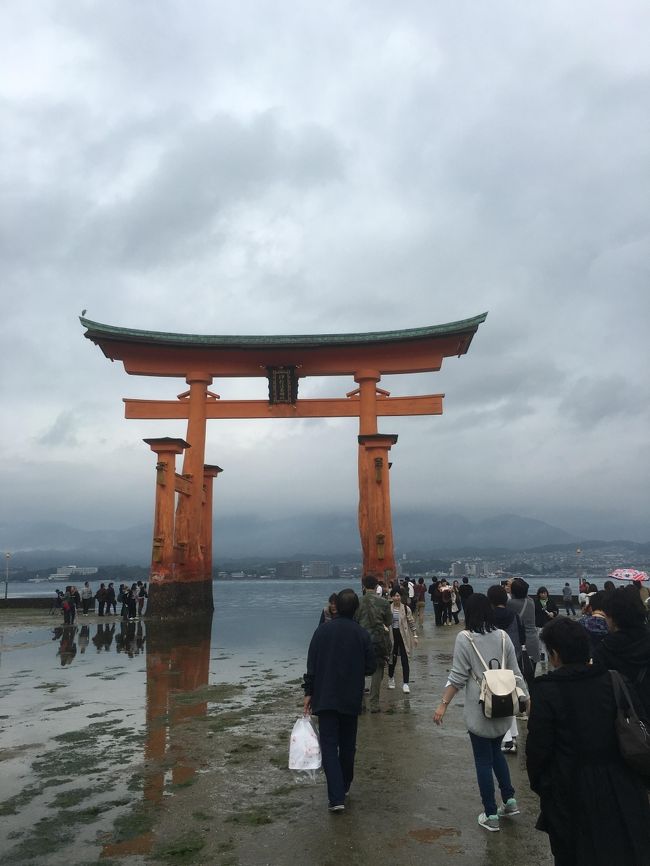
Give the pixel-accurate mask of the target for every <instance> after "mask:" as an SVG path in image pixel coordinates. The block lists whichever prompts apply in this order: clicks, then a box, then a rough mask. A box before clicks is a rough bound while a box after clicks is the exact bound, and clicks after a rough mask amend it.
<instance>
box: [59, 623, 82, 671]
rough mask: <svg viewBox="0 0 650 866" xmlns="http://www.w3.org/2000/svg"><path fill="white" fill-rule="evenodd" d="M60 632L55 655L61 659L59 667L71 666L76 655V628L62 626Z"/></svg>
mask: <svg viewBox="0 0 650 866" xmlns="http://www.w3.org/2000/svg"><path fill="white" fill-rule="evenodd" d="M61 632H62V634H61V643H60V644H59V651H58V652H57V655H58V656H59V658H60V659H61V666H63V665H69V664H71V663H72V659H73V658H74V657H75V656H76V655H77V644H76V643H75V640H74V638H75V635H76V633H77V627H76V626H74V625H68V626H65V625H64V626H63V628H62V629H61Z"/></svg>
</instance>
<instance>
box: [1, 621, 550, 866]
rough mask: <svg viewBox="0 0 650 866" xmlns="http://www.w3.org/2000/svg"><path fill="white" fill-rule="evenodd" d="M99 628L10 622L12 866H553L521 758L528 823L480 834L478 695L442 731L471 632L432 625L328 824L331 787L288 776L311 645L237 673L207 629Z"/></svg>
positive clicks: (264, 656)
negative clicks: (456, 647) (455, 665)
mask: <svg viewBox="0 0 650 866" xmlns="http://www.w3.org/2000/svg"><path fill="white" fill-rule="evenodd" d="M83 625H84V626H85V627H86V629H87V633H86V634H84V635H83V636H81V635H80V629H81V626H79V627H77V629H76V631H75V633H74V634H71V633H68V634H67V635H66V634H65V633H64V632H63V631H61V632H59V631H57V633H56V634H53V631H52V629H53V625H52V622H51V621H48V620H47V619H45V621H44V618H43V616H42V615H39V616H36V617H34V616H32V617H31V618H30V617H23V616H21V617H20V618H16V619H14V621H13V622H8V621H7V617H6V615H3V617H2V619H0V629H1V630H2V668H1V671H2V677H1V678H0V690H2V692H1V693H2V695H3V700H2V707H3V709H2V711H1V712H0V715H1V716H2V718H1V719H0V738H1V739H0V743H2V746H1V747H0V764H1V770H2V772H1V774H0V779H1V781H0V815H2V816H3V821H2V822H1V825H2V826H1V828H0V844H1V850H2V852H3V856H4V857H5V858H6V860H5V861H3V862H7V863H12V864H16V866H20V864H33V863H37V864H43V866H54V864H59V863H61V864H64V863H65V864H66V866H77V864H79V866H80V864H87V863H97V862H101V863H104V864H108V866H112V864H125V866H130V864H134V866H135V864H144V863H160V864H167V863H192V864H206V866H207V864H221V866H262V864H271V866H285V864H286V866H295V863H296V862H297V861H300V862H302V861H305V862H310V863H313V864H318V866H329V864H332V866H333V864H339V863H341V862H343V863H346V864H377V866H384V864H391V866H394V864H395V863H409V864H414V866H419V864H425V863H426V864H431V863H432V862H437V861H439V860H443V859H444V860H445V861H446V862H449V863H452V864H470V863H471V864H473V866H482V864H485V866H498V864H509V863H511V862H512V861H513V860H514V859H516V861H517V862H524V863H533V862H534V863H540V864H546V863H548V864H550V863H551V862H552V858H551V857H550V853H549V849H548V842H547V838H546V836H545V835H544V834H542V833H539V832H538V831H536V830H535V829H534V823H535V820H536V817H537V798H536V797H535V796H534V795H532V794H531V793H530V791H529V789H528V785H527V783H526V777H525V770H524V765H523V754H522V752H521V750H520V752H519V754H517V755H516V756H509V758H508V760H509V762H510V766H511V771H512V776H513V782H514V785H515V787H516V789H517V798H518V800H519V802H520V805H521V808H522V814H521V815H518V816H516V817H515V818H512V819H510V821H509V822H507V821H505V820H504V821H502V825H503V826H502V830H501V832H500V833H492V834H491V833H487V832H486V831H485V830H483V829H482V828H480V827H479V826H478V825H477V822H476V819H477V815H478V813H479V812H480V811H481V804H480V800H479V796H478V788H477V784H476V779H475V773H474V767H473V761H472V757H471V749H470V744H469V738H468V736H467V733H466V730H465V728H464V725H463V721H462V708H461V703H462V695H459V696H458V697H457V699H456V701H455V702H454V703H453V704H452V706H451V707H450V709H449V711H448V713H447V716H446V719H445V724H444V727H443V728H442V729H438V728H436V727H435V726H434V724H433V722H432V720H431V716H432V713H433V709H434V706H435V704H436V703H437V700H438V698H439V696H440V693H441V691H442V688H443V686H444V683H445V680H446V674H447V669H448V667H449V663H450V659H451V651H452V648H453V640H454V638H455V635H456V633H457V630H458V629H457V627H452V628H438V629H436V628H435V627H434V626H433V622H432V618H431V617H430V613H429V611H427V620H426V624H425V627H424V630H423V637H422V639H421V641H420V645H419V647H418V649H417V650H416V652H415V657H414V659H413V666H412V667H413V673H412V677H411V694H410V695H404V694H403V693H402V691H401V689H400V685H401V681H400V679H399V676H400V674H399V671H400V669H399V667H398V672H397V683H398V688H397V689H396V690H395V691H388V690H386V689H385V686H386V681H384V690H383V692H382V699H381V705H382V712H381V713H379V714H372V715H370V714H364V715H363V716H362V717H361V718H360V723H359V738H358V753H357V764H356V778H355V782H354V784H353V787H352V792H351V796H350V798H349V803H348V807H347V809H346V812H345V813H344V814H340V815H332V814H330V813H329V812H328V811H327V798H326V791H325V784H324V779H323V777H322V775H321V774H319V775H318V776H317V778H316V780H315V781H311V780H308V779H306V780H300V779H299V778H297V777H296V776H295V775H294V774H292V773H291V772H290V771H289V770H288V769H287V757H288V739H289V733H290V730H291V727H292V725H293V723H294V721H295V720H296V718H297V717H298V715H299V714H300V710H301V706H302V690H301V688H300V673H301V672H302V670H303V666H304V656H305V655H306V645H305V647H304V652H303V655H302V657H300V656H299V655H298V654H293V655H291V656H282V655H276V656H273V655H272V654H269V653H264V652H260V651H255V652H251V653H249V654H248V655H246V654H239V655H238V656H237V658H236V659H235V658H233V657H232V653H231V652H230V651H229V649H228V647H227V646H225V645H222V644H221V643H220V642H219V641H217V642H216V643H215V638H214V635H213V634H212V632H211V628H210V625H209V624H208V625H207V626H206V625H205V624H203V625H201V624H200V621H197V622H194V623H191V624H189V625H188V627H186V628H185V629H182V630H181V632H180V633H177V632H173V631H171V630H170V629H169V628H168V627H162V628H161V627H159V626H156V624H154V623H146V622H145V623H132V624H122V623H120V622H118V621H111V622H107V621H106V622H101V621H97V618H96V617H89V618H88V620H87V622H84V623H83ZM59 627H60V626H59V625H58V624H57V628H59ZM80 638H81V639H80ZM71 644H76V647H75V649H74V654H73V649H72V646H71ZM81 645H84V646H83V650H84V651H83V653H82V652H81V648H82V647H81ZM116 649H119V651H118V652H116ZM44 653H47V655H44ZM44 658H46V659H49V662H44V661H43V659H44ZM39 660H40V661H39ZM225 674H227V676H226V675H225ZM520 728H521V734H522V739H523V735H524V734H525V723H523V724H522V725H521V726H520ZM5 770H6V772H5Z"/></svg>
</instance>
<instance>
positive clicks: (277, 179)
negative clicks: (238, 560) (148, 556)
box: [0, 0, 650, 537]
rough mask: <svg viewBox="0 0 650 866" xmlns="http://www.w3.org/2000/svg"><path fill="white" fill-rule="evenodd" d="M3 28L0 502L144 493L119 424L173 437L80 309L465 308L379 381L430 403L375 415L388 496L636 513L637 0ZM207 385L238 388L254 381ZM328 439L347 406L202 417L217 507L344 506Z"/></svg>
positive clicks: (330, 390)
mask: <svg viewBox="0 0 650 866" xmlns="http://www.w3.org/2000/svg"><path fill="white" fill-rule="evenodd" d="M0 25H2V26H0V57H2V58H3V59H2V61H0V63H2V67H3V70H4V71H5V72H6V73H7V74H6V75H5V76H2V77H0V81H2V84H0V114H1V116H2V120H3V130H4V134H3V138H2V141H0V157H1V159H0V193H1V194H2V197H3V203H4V204H5V207H4V208H3V209H2V213H1V214H0V267H1V268H2V281H3V317H2V320H0V347H1V349H0V351H2V354H3V365H2V377H1V380H0V388H1V396H2V398H3V400H4V403H3V405H6V406H9V407H10V408H11V411H10V412H9V413H8V417H7V419H6V425H7V426H6V430H5V432H6V437H7V446H6V448H5V449H4V452H3V455H2V456H1V457H0V480H1V481H2V483H3V485H4V484H5V483H7V484H11V485H12V487H11V489H12V490H15V494H14V495H13V496H12V502H11V508H12V511H13V513H15V514H18V513H21V514H22V515H23V516H25V517H29V516H30V515H32V514H35V513H36V512H38V516H39V517H45V518H46V517H48V516H49V515H48V513H47V511H48V507H50V506H49V505H48V498H47V497H44V496H42V495H39V491H42V489H43V487H44V486H47V487H48V489H49V488H50V487H54V488H56V486H57V485H59V484H67V485H68V487H69V488H70V490H71V495H70V496H69V497H67V498H66V500H65V503H64V504H63V505H61V504H60V503H59V504H58V506H57V507H58V508H59V510H61V509H62V510H63V511H64V512H65V515H64V516H65V517H66V518H67V519H68V522H72V521H74V520H80V521H83V522H84V525H85V526H87V527H88V528H92V525H93V523H97V522H99V521H101V522H102V523H104V524H108V525H110V524H111V523H112V522H113V523H115V525H124V523H123V521H127V520H128V521H132V522H133V523H142V522H143V521H147V520H149V519H150V508H151V497H152V487H151V485H152V483H153V482H152V471H153V470H152V462H151V454H150V452H148V450H147V448H146V447H145V446H144V445H143V444H142V442H141V439H142V438H144V437H145V436H152V435H166V434H169V435H182V434H183V425H180V424H178V423H174V424H172V423H171V422H164V423H161V424H154V423H153V422H129V423H127V422H126V421H125V420H124V418H123V409H122V404H121V398H122V397H123V396H126V395H128V396H135V397H146V396H160V397H173V396H174V395H175V394H177V393H179V392H180V391H182V390H183V389H184V383H183V382H182V381H154V380H146V379H142V380H141V379H137V378H131V377H127V376H126V375H125V374H124V372H123V370H122V368H121V367H120V366H119V365H117V364H114V365H111V364H109V362H107V361H106V359H105V358H104V357H103V356H102V355H101V353H100V352H99V351H98V350H97V349H96V347H94V346H92V345H91V344H90V343H88V341H85V340H84V339H83V338H82V334H81V329H80V327H79V324H78V321H77V318H76V317H77V316H78V314H79V313H80V311H81V310H82V309H84V308H87V309H88V315H89V316H90V317H91V318H95V319H97V320H99V321H105V322H109V323H114V324H118V325H127V326H132V327H142V328H151V329H154V330H176V331H184V332H197V333H309V332H336V331H369V330H380V329H391V328H405V327H414V326H417V325H422V324H435V323H437V322H444V321H452V320H455V319H460V318H465V317H467V316H471V315H475V314H477V313H479V312H483V311H484V310H489V317H488V320H487V322H486V323H485V325H483V326H482V327H481V328H480V330H479V333H478V334H477V336H476V338H475V340H474V342H473V344H472V347H471V349H470V352H469V354H468V355H467V356H465V357H463V358H461V359H454V358H450V359H447V360H446V361H445V363H444V365H443V368H442V370H441V372H440V373H438V374H430V375H422V376H418V377H409V376H402V377H389V379H387V381H386V382H385V383H382V384H384V385H385V386H386V387H388V388H389V389H390V390H391V391H392V392H393V393H395V394H405V393H406V394H408V393H428V392H434V393H435V392H439V391H444V392H445V393H446V395H447V396H446V400H445V414H444V415H443V416H442V417H441V418H414V419H406V418H405V419H399V418H394V419H385V420H384V421H382V422H381V429H383V430H386V431H391V432H396V433H398V434H399V437H400V438H399V442H398V445H397V446H396V448H395V449H394V471H393V480H392V488H393V490H394V497H395V504H396V506H399V507H401V508H402V509H407V508H408V507H410V506H418V507H420V506H421V507H424V506H426V505H427V504H429V503H430V502H431V501H432V499H435V500H436V502H438V503H440V502H442V503H444V504H445V507H448V508H450V509H452V508H453V509H456V510H458V509H461V510H462V509H471V508H473V509H476V510H482V513H489V512H494V511H507V512H513V511H516V510H519V512H520V513H522V514H525V515H527V516H531V517H540V518H542V519H546V520H549V521H550V522H554V523H558V522H563V523H564V524H565V525H566V528H567V529H569V530H571V531H580V532H581V533H582V532H588V530H589V527H590V526H591V527H593V528H594V534H601V535H603V534H607V533H608V529H607V527H608V526H610V527H611V530H609V531H611V533H614V532H615V533H616V534H619V535H620V534H621V533H622V532H623V530H624V529H625V527H626V526H627V527H629V532H630V533H631V534H633V535H634V536H635V537H640V536H642V535H643V529H642V527H643V526H647V525H648V519H649V518H650V512H649V511H648V504H647V493H646V491H647V482H648V470H649V468H650V467H649V466H648V455H647V444H646V442H645V437H644V436H643V433H642V431H643V430H645V429H647V420H646V419H647V411H648V410H647V407H648V404H649V400H648V396H649V395H648V386H647V369H648V367H649V366H650V365H649V360H650V358H649V357H648V355H649V351H648V340H647V323H648V320H649V316H650V293H648V291H647V285H648V276H649V275H648V261H649V256H648V248H649V246H650V244H649V240H648V239H649V235H650V231H649V217H648V213H647V202H646V199H647V193H646V190H647V188H648V179H649V175H650V170H649V161H650V156H649V154H650V142H649V141H648V127H647V111H646V100H645V98H644V96H645V93H646V92H647V86H648V79H649V77H650V65H649V63H648V56H647V43H648V36H649V35H650V34H649V33H648V30H649V29H650V12H649V11H648V8H647V7H646V6H645V4H642V3H638V2H637V3H632V4H630V5H629V6H628V5H626V6H625V8H621V7H620V5H619V4H616V5H615V4H614V3H613V2H609V0H598V2H596V3H595V4H594V3H593V2H587V0H578V2H575V3H572V4H571V5H570V6H566V5H564V6H563V7H562V8H560V7H559V6H558V7H555V6H553V5H549V4H546V5H544V6H532V5H522V4H514V3H510V2H502V3H496V4H490V6H489V8H488V7H487V6H486V7H481V6H477V5H476V4H474V5H473V6H472V7H471V10H470V7H468V6H466V5H463V4H456V5H451V6H447V7H444V8H443V7H439V6H436V5H432V4H429V3H424V2H416V3H413V4H411V5H409V6H408V7H404V6H395V4H391V3H388V2H384V0H379V2H373V3H372V4H371V3H364V2H362V3H360V4H358V5H356V6H355V10H354V12H351V10H350V7H349V4H346V3H343V2H335V3H334V4H332V5H330V6H328V7H327V9H326V10H320V12H319V14H318V15H316V14H314V13H313V12H312V11H311V10H310V9H309V8H308V7H306V6H305V5H304V4H298V3H294V2H289V3H287V4H284V5H281V6H277V7H274V8H273V9H271V7H269V6H268V4H264V3H259V2H253V3H252V4H249V5H248V6H246V7H245V8H244V7H242V8H240V7H236V6H235V5H230V6H224V5H223V4H221V5H219V4H213V3H210V2H207V0H198V2H196V3H193V4H191V6H187V8H186V7H185V6H182V5H180V4H177V3H172V2H163V3H159V2H155V3H154V2H144V3H138V4H132V3H129V2H124V0H117V2H114V3H111V4H110V5H107V4H105V5H104V6H101V7H99V6H97V5H96V4H64V5H62V4H58V3H44V4H39V5H38V6H29V5H28V6H25V5H23V6H17V5H15V4H14V5H12V4H9V5H5V6H4V7H3V9H2V11H0ZM214 387H215V390H216V391H217V392H220V393H223V394H224V396H229V397H237V396H241V397H251V396H260V395H262V394H263V393H264V388H265V383H264V380H263V379H260V380H258V381H254V382H239V381H228V382H216V383H215V386H214ZM352 387H353V383H352V382H348V381H345V380H338V379H337V380H318V381H314V382H309V383H304V385H303V386H301V392H302V393H305V394H322V395H327V394H331V395H332V396H335V395H340V394H342V393H345V391H346V390H350V389H351V388H352ZM355 436H356V426H355V424H354V422H352V421H313V422H301V423H299V424H295V425H290V424H284V423H281V422H278V423H277V424H267V423H264V422H260V423H257V424H256V423H250V424H243V423H236V422H224V423H222V424H213V425H211V426H210V430H209V436H208V438H209V451H210V457H209V459H211V460H214V461H215V462H218V463H219V464H220V465H223V466H224V469H225V471H224V474H223V476H222V477H221V478H220V479H219V496H221V497H222V498H221V499H220V500H219V504H218V509H220V510H225V511H228V510H231V511H232V512H237V513H242V512H243V511H249V512H256V513H264V511H265V510H266V509H269V508H271V507H272V508H273V509H275V510H278V511H282V512H287V513H289V512H291V511H292V510H300V511H304V510H306V509H313V510H314V511H316V510H318V509H319V508H323V509H325V508H327V509H336V508H338V507H340V508H345V509H347V508H349V506H350V503H354V501H355V499H356V463H355V461H356V444H355V442H356V440H355ZM315 455H318V456H317V457H316V456H315ZM108 466H110V467H111V468H110V469H108V468H107V467H108ZM288 466H289V467H291V471H292V473H294V474H295V476H296V477H299V478H301V479H304V483H303V484H302V485H301V486H300V487H299V488H297V487H296V485H294V484H287V482H286V477H287V467H288ZM323 467H325V469H324V468H323ZM325 477H326V478H327V483H326V484H325V483H323V479H324V478H325ZM124 479H129V490H130V495H129V497H128V503H125V497H124V484H125V481H124ZM18 482H20V483H18ZM100 487H101V491H102V495H101V497H99V496H98V495H97V490H98V489H99V488H100ZM622 487H624V488H625V490H626V496H625V499H624V501H623V502H621V501H616V502H615V503H613V502H612V496H611V491H612V490H616V489H620V488H622ZM316 491H317V494H316ZM3 507H4V508H8V503H7V502H6V501H5V503H4V504H3ZM220 513H223V511H220ZM0 518H2V513H1V511H0ZM608 521H609V523H608ZM576 527H578V529H576ZM640 527H641V528H640ZM596 530H597V532H596ZM646 534H647V533H646Z"/></svg>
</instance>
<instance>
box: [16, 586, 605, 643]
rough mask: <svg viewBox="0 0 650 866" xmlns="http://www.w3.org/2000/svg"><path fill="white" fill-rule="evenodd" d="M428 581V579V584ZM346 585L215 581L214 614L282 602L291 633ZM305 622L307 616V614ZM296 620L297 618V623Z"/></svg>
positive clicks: (29, 589)
mask: <svg viewBox="0 0 650 866" xmlns="http://www.w3.org/2000/svg"><path fill="white" fill-rule="evenodd" d="M565 580H566V578H564V577H561V578H560V577H552V576H547V577H530V578H527V581H528V583H529V584H530V592H531V595H532V594H534V593H535V592H536V591H537V588H538V587H539V586H545V587H546V588H547V589H548V590H549V592H551V593H555V594H558V595H559V594H560V593H561V592H562V587H563V586H564V583H565ZM113 582H114V583H115V585H116V586H119V584H120V583H121V580H120V577H119V574H117V575H116V576H115V578H114V579H113ZM67 583H75V584H76V586H77V588H78V589H80V588H81V587H82V586H83V583H84V579H83V577H78V578H76V579H74V580H72V579H67V580H65V581H44V582H42V583H29V582H26V583H19V582H16V581H14V582H10V583H9V593H8V594H9V598H27V597H29V596H44V597H45V596H47V597H50V596H52V597H53V596H54V594H55V591H56V590H57V589H64V588H65V586H66V584H67ZM89 583H90V586H91V588H92V590H93V593H94V592H96V590H97V589H98V588H99V581H97V580H90V581H89ZM428 583H429V580H428V579H427V585H428ZM470 583H471V584H472V586H473V587H474V589H475V591H477V592H485V591H486V590H487V589H488V587H490V586H492V585H493V584H494V583H495V580H494V578H489V579H488V578H474V577H473V578H471V579H470ZM569 583H570V585H571V587H572V588H573V590H574V593H575V594H576V595H577V593H578V579H577V578H576V577H572V578H569ZM597 584H598V588H599V589H602V586H601V584H602V581H600V582H598V581H597ZM346 586H352V587H353V589H355V590H358V589H359V586H358V583H357V582H356V581H355V580H352V582H350V579H347V580H346V579H341V578H337V579H334V578H327V579H323V580H259V579H258V580H253V579H251V580H215V581H214V582H213V595H214V603H215V615H216V617H217V618H218V613H219V610H223V611H227V610H229V609H230V605H231V604H232V605H233V606H234V607H235V608H236V607H237V606H239V605H240V604H241V603H243V602H242V601H241V600H245V603H246V605H248V606H250V607H251V609H255V610H258V609H259V607H260V606H261V607H263V606H264V604H265V601H266V600H268V601H269V602H271V603H272V604H273V606H274V607H275V605H276V603H277V602H278V601H281V603H282V607H283V609H285V610H286V611H287V612H289V611H291V612H292V616H291V618H290V624H289V629H290V630H291V631H293V630H294V628H293V624H294V623H295V625H296V627H298V623H299V622H300V611H305V613H306V611H307V610H310V609H311V610H316V611H318V615H319V616H320V608H321V607H322V606H323V605H324V604H325V603H326V602H327V599H328V597H329V596H330V595H331V594H332V593H333V592H338V591H339V590H340V589H343V588H344V587H346ZM3 590H4V584H3V583H2V582H0V595H3V594H4V593H3ZM306 616H307V619H309V616H308V615H307V614H306ZM295 617H298V619H297V620H296V619H295Z"/></svg>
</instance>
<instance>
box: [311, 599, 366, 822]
mask: <svg viewBox="0 0 650 866" xmlns="http://www.w3.org/2000/svg"><path fill="white" fill-rule="evenodd" d="M358 606H359V598H358V596H357V594H356V592H355V591H354V590H352V589H344V590H342V591H341V592H339V594H338V600H337V610H338V616H337V617H336V618H335V619H332V620H331V622H326V623H323V625H320V626H318V628H317V629H316V631H315V632H314V636H313V637H312V639H311V643H310V644H309V652H308V654H307V673H306V674H305V676H304V690H305V702H304V709H305V715H308V714H309V713H314V715H317V716H318V729H319V733H320V745H321V752H322V755H323V770H324V771H325V778H326V779H327V795H328V800H329V809H330V811H331V812H343V811H344V810H345V805H344V799H345V797H346V795H347V793H348V791H349V789H350V785H351V784H352V779H353V777H354V753H355V751H356V743H357V722H358V718H359V713H360V712H361V704H362V700H363V686H364V681H365V677H366V676H367V675H369V674H372V673H373V672H374V670H375V667H376V664H377V662H376V661H375V653H374V651H373V648H372V643H371V641H370V635H369V634H368V632H367V631H366V630H365V629H364V628H362V627H361V626H360V625H359V624H358V623H356V622H355V621H354V619H353V617H354V614H355V611H356V609H357V608H358Z"/></svg>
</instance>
